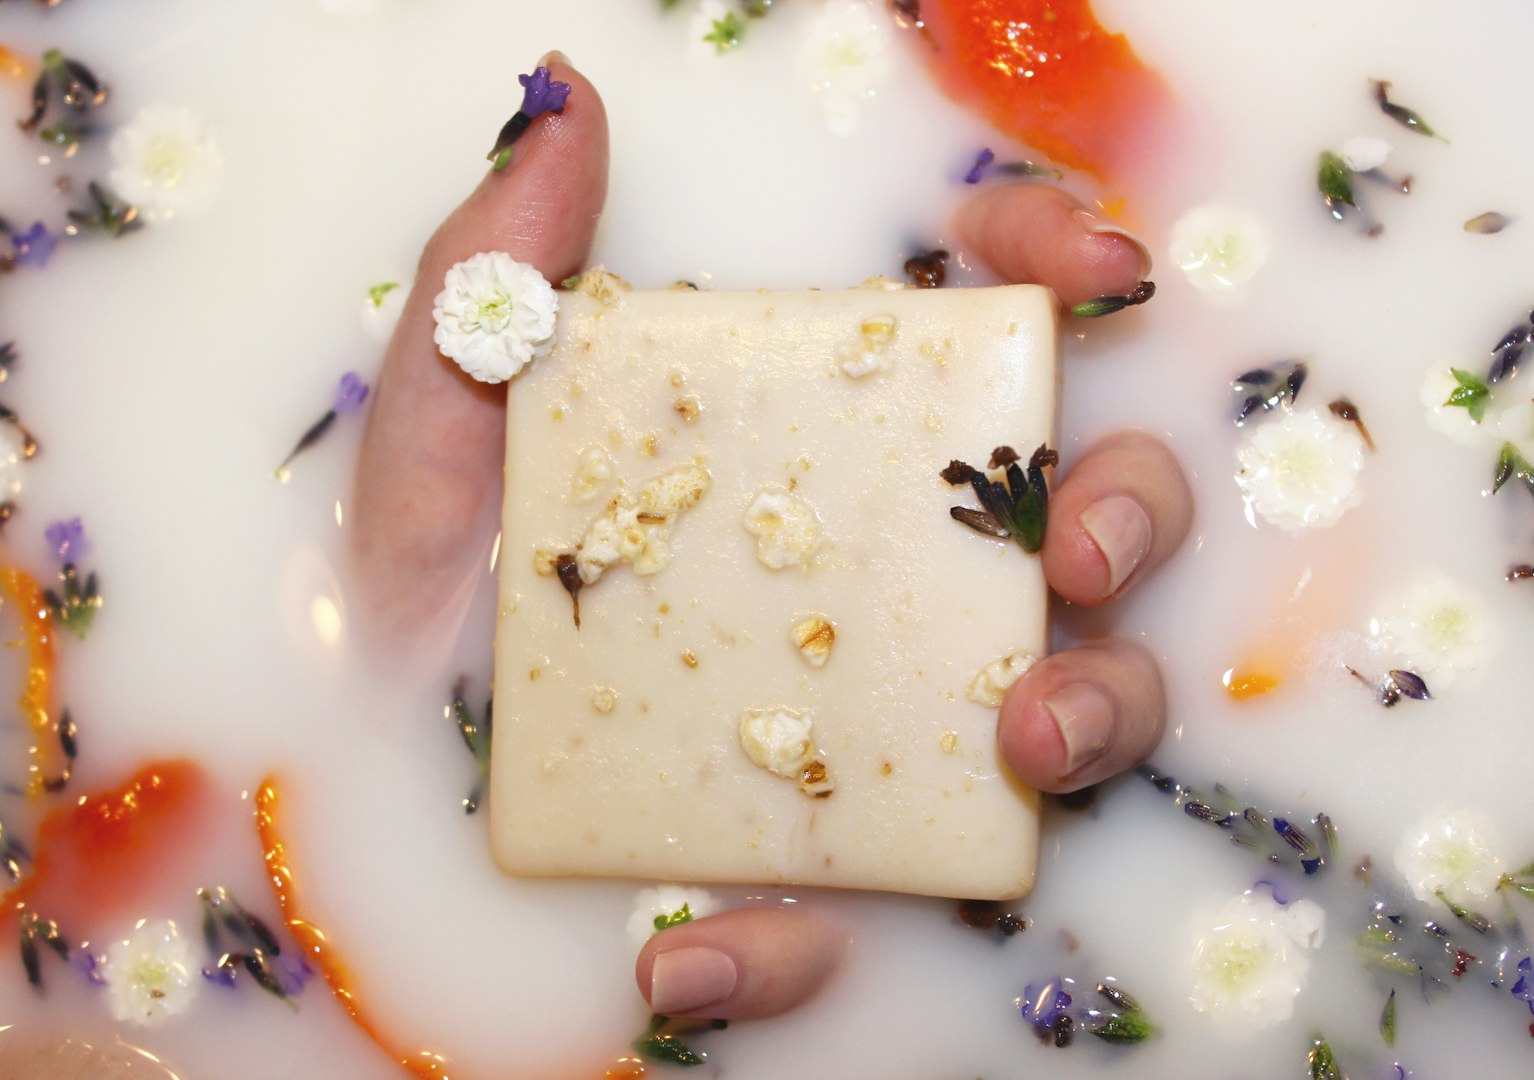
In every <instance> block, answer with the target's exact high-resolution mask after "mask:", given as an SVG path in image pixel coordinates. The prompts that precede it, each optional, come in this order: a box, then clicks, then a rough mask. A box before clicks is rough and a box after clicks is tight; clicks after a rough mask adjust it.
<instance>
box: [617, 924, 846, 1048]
mask: <svg viewBox="0 0 1534 1080" xmlns="http://www.w3.org/2000/svg"><path fill="white" fill-rule="evenodd" d="M846 940H847V939H846V935H845V933H843V932H842V931H841V930H840V929H839V928H838V927H837V926H836V924H835V923H834V922H832V921H831V920H829V919H828V918H825V917H823V916H820V915H816V914H814V913H812V912H806V911H796V910H784V909H781V908H772V909H768V908H743V909H740V910H738V911H727V912H724V913H723V914H720V915H710V916H708V917H707V918H703V919H696V920H694V921H692V922H689V923H684V924H682V925H681V926H673V927H671V928H670V929H667V930H663V931H661V932H660V933H659V934H656V935H655V936H654V937H653V938H651V939H650V940H649V941H648V942H647V943H646V944H645V946H644V948H643V949H641V950H640V953H639V960H638V962H637V963H636V964H635V968H634V975H635V979H636V980H637V981H638V983H639V992H640V993H642V994H643V995H644V996H645V1000H646V1001H648V1002H649V1003H650V1008H651V1009H652V1010H653V1011H654V1012H657V1013H660V1014H661V1015H663V1016H685V1017H707V1018H710V1019H726V1020H734V1019H748V1018H753V1017H762V1016H776V1015H777V1014H778V1013H781V1012H784V1011H786V1010H788V1009H791V1008H793V1007H794V1006H796V1005H798V1004H800V1003H801V1002H803V1001H806V1000H808V999H809V998H810V997H812V996H813V995H814V994H815V992H816V991H817V990H819V989H820V987H821V985H822V984H823V983H824V982H825V981H826V978H827V976H829V975H830V973H831V971H832V970H833V968H834V967H835V965H836V961H837V960H838V959H839V958H840V956H841V954H842V950H843V949H844V948H845V946H846Z"/></svg>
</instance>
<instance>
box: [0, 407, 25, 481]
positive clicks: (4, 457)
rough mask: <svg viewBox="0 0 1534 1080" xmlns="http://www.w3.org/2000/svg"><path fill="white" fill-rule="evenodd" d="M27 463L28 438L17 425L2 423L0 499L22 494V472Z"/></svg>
mask: <svg viewBox="0 0 1534 1080" xmlns="http://www.w3.org/2000/svg"><path fill="white" fill-rule="evenodd" d="M26 462H27V437H26V436H25V435H23V434H22V432H21V428H19V427H17V426H16V425H15V424H7V423H5V422H3V421H0V498H5V499H9V498H14V497H15V496H17V495H20V494H21V470H22V468H23V467H24V466H25V465H26Z"/></svg>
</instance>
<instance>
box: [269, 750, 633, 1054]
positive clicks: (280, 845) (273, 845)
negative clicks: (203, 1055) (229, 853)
mask: <svg viewBox="0 0 1534 1080" xmlns="http://www.w3.org/2000/svg"><path fill="white" fill-rule="evenodd" d="M280 801H281V796H280V794H279V792H278V790H277V782H276V781H275V780H274V779H273V778H272V777H267V778H266V779H265V780H263V781H261V786H260V787H259V788H257V789H256V834H257V835H258V836H259V837H260V839H261V853H262V856H263V857H264V858H265V860H266V874H267V880H268V881H270V882H271V885H272V893H273V895H274V896H275V897H276V898H277V907H278V909H279V910H280V911H281V912H282V918H283V922H284V925H286V926H287V928H288V933H290V934H292V935H293V939H294V940H295V941H297V942H298V947H299V948H300V949H301V950H302V951H303V953H304V955H305V957H306V958H307V959H308V961H309V962H310V963H311V964H313V965H314V967H315V969H316V970H317V971H319V973H320V975H321V976H322V977H323V978H324V979H325V982H326V984H327V985H328V986H329V987H330V992H331V993H332V994H334V995H335V997H336V1000H337V1001H339V1002H340V1003H341V1007H342V1008H344V1009H345V1010H346V1014H347V1015H348V1016H349V1017H351V1020H352V1023H354V1024H356V1025H357V1027H358V1028H359V1029H360V1030H361V1031H362V1033H363V1034H364V1035H366V1036H367V1037H368V1038H369V1039H370V1040H371V1041H372V1042H373V1044H374V1045H375V1046H377V1047H378V1048H379V1049H380V1050H382V1051H383V1052H384V1053H386V1054H388V1055H389V1056H390V1057H391V1058H393V1059H394V1060H395V1061H397V1062H399V1063H400V1065H402V1066H403V1067H404V1069H405V1071H406V1072H408V1073H410V1075H411V1076H416V1077H420V1078H421V1080H450V1078H449V1074H448V1059H447V1058H446V1057H444V1056H443V1055H441V1054H438V1053H435V1052H433V1051H431V1050H416V1051H413V1052H412V1051H403V1050H401V1049H400V1048H399V1044H398V1043H397V1042H396V1041H395V1040H394V1039H393V1038H392V1037H390V1036H389V1035H388V1034H387V1033H385V1032H384V1030H383V1029H382V1028H381V1027H380V1026H379V1025H378V1023H377V1022H376V1021H375V1020H374V1019H373V1018H372V1017H371V1016H369V1015H368V1012H367V1010H366V1009H365V1008H363V1006H362V1003H361V1001H360V1000H359V999H358V997H357V994H356V991H355V990H354V989H353V983H352V977H351V973H350V972H349V971H347V969H346V964H345V962H344V961H342V959H341V958H340V956H339V954H338V953H337V951H336V948H335V946H334V945H333V944H332V943H331V941H330V939H329V937H327V936H326V934H325V932H324V931H323V930H321V929H320V928H319V927H317V926H315V925H314V924H313V923H312V922H310V921H309V920H308V919H307V918H306V917H305V916H304V914H303V912H302V910H301V909H300V905H299V902H298V886H297V878H296V876H295V874H294V872H293V864H292V861H291V859H290V858H289V855H288V849H287V845H286V844H285V843H284V842H283V839H282V833H281V830H280V828H279V825H278V817H277V807H278V804H279V802H280ZM644 1075H645V1067H644V1065H643V1063H641V1062H639V1061H638V1060H636V1059H633V1058H625V1059H622V1060H620V1061H619V1062H618V1063H617V1064H616V1065H615V1066H614V1067H613V1068H611V1069H608V1070H607V1071H606V1073H605V1074H604V1076H603V1080H640V1078H642V1077H643V1076H644Z"/></svg>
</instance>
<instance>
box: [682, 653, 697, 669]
mask: <svg viewBox="0 0 1534 1080" xmlns="http://www.w3.org/2000/svg"><path fill="white" fill-rule="evenodd" d="M682 663H684V664H686V665H687V666H688V667H690V668H693V669H694V670H696V669H697V666H698V654H697V653H695V652H693V651H692V650H691V649H686V650H684V651H683V652H682Z"/></svg>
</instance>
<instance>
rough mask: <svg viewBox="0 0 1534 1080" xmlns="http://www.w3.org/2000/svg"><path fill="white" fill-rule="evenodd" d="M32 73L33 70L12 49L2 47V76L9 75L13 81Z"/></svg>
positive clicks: (0, 48) (0, 55)
mask: <svg viewBox="0 0 1534 1080" xmlns="http://www.w3.org/2000/svg"><path fill="white" fill-rule="evenodd" d="M30 73H31V68H30V66H29V65H28V64H27V62H26V61H25V60H23V59H22V58H21V57H20V56H18V55H17V54H16V53H15V52H14V51H12V50H11V49H7V48H6V47H5V46H4V45H0V75H9V76H10V77H11V78H13V79H20V78H23V77H24V76H26V75H28V74H30Z"/></svg>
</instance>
